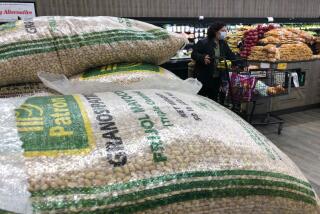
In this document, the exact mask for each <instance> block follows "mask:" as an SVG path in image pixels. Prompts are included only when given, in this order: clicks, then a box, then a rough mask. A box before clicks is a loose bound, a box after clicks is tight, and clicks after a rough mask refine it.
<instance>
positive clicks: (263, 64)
mask: <svg viewBox="0 0 320 214" xmlns="http://www.w3.org/2000/svg"><path fill="white" fill-rule="evenodd" d="M260 68H270V63H264V62H262V63H261V64H260Z"/></svg>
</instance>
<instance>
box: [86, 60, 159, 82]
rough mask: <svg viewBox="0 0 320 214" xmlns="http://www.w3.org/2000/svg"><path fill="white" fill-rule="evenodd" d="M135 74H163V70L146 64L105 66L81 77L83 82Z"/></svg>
mask: <svg viewBox="0 0 320 214" xmlns="http://www.w3.org/2000/svg"><path fill="white" fill-rule="evenodd" d="M134 72H153V73H163V69H162V68H161V67H159V66H156V65H151V64H144V63H121V64H113V65H107V66H103V67H100V68H97V69H93V70H90V71H87V72H85V73H83V74H82V76H81V77H80V79H81V80H87V79H97V78H100V77H104V76H108V75H112V74H125V73H134Z"/></svg>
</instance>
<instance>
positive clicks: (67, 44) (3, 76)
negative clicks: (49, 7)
mask: <svg viewBox="0 0 320 214" xmlns="http://www.w3.org/2000/svg"><path fill="white" fill-rule="evenodd" d="M186 43H187V40H186V38H184V37H183V36H181V35H178V34H174V33H170V32H167V31H166V30H165V29H162V28H159V27H156V26H154V25H151V24H147V23H144V22H140V21H136V20H131V19H124V18H117V17H101V16H100V17H58V16H56V17H36V18H34V19H32V20H29V21H25V22H24V21H17V22H15V23H9V24H5V25H1V27H0V50H1V51H0V86H1V85H9V84H15V83H26V82H37V81H39V79H38V77H37V72H40V71H47V72H50V73H59V74H64V75H66V76H68V77H69V76H72V75H76V74H80V73H82V72H84V71H85V70H87V69H88V68H94V67H98V66H103V65H107V64H112V63H119V62H146V63H152V64H162V63H164V62H166V61H167V60H169V59H170V58H171V57H173V56H174V55H175V54H176V52H177V51H178V50H179V49H180V48H182V47H183V46H184V45H185V44H186Z"/></svg>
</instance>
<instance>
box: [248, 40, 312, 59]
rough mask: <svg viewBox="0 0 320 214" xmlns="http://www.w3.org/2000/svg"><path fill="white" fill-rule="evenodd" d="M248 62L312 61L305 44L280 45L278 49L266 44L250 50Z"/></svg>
mask: <svg viewBox="0 0 320 214" xmlns="http://www.w3.org/2000/svg"><path fill="white" fill-rule="evenodd" d="M248 59H249V60H257V61H270V62H276V61H304V60H310V59H312V51H311V49H310V48H309V47H308V45H306V44H305V43H296V44H282V45H281V46H280V47H276V45H273V44H268V45H266V46H255V47H253V48H252V51H251V54H250V56H249V57H248Z"/></svg>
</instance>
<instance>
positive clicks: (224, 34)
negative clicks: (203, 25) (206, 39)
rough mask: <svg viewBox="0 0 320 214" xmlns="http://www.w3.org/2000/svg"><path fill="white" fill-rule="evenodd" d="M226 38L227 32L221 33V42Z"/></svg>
mask: <svg viewBox="0 0 320 214" xmlns="http://www.w3.org/2000/svg"><path fill="white" fill-rule="evenodd" d="M226 37H227V32H224V31H222V32H220V37H219V39H220V40H224V39H225V38H226Z"/></svg>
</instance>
